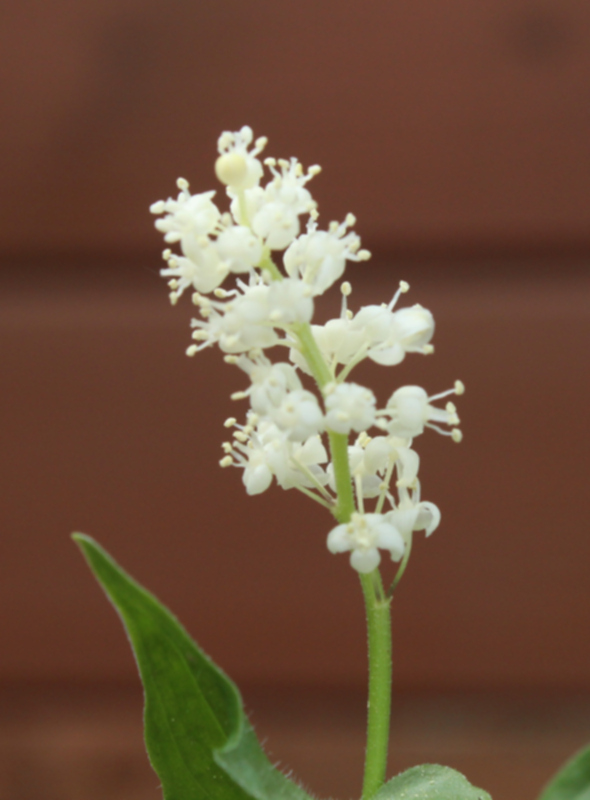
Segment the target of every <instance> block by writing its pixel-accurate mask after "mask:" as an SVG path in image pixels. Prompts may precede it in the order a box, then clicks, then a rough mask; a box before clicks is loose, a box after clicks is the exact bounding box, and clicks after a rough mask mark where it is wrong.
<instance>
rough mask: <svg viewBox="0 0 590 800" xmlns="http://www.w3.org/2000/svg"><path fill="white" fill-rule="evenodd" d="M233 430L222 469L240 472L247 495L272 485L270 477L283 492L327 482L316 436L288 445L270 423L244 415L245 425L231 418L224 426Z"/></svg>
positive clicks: (283, 435)
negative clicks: (231, 467) (274, 479)
mask: <svg viewBox="0 0 590 800" xmlns="http://www.w3.org/2000/svg"><path fill="white" fill-rule="evenodd" d="M233 426H235V427H236V428H237V431H236V433H234V441H233V442H225V443H224V445H223V449H224V451H225V453H226V455H225V456H224V458H222V459H221V461H220V464H221V466H222V467H229V466H237V467H241V468H242V469H243V470H244V473H243V476H242V481H243V483H244V486H245V487H246V491H247V493H248V494H251V495H252V494H261V493H262V492H265V491H266V490H267V489H268V488H269V486H270V485H271V483H272V478H273V476H275V477H276V479H277V483H278V484H279V485H280V486H281V487H282V488H283V489H292V488H296V487H305V488H315V487H317V486H318V485H320V486H323V485H324V484H326V483H327V480H328V479H327V476H326V473H325V471H324V470H323V469H322V468H321V467H320V466H319V464H322V463H325V462H326V461H327V459H328V455H327V453H326V449H325V447H324V446H323V444H322V442H321V440H320V438H319V436H316V435H314V436H310V437H309V438H308V439H307V440H306V441H304V442H303V443H299V442H291V441H289V440H288V438H287V437H286V435H285V433H284V432H283V431H281V430H280V429H279V428H278V427H277V426H276V425H275V424H274V423H273V422H271V421H270V420H268V419H259V418H258V416H257V415H256V414H252V413H250V414H248V421H247V424H246V425H245V426H242V425H237V424H236V421H235V419H229V420H227V421H226V427H233Z"/></svg>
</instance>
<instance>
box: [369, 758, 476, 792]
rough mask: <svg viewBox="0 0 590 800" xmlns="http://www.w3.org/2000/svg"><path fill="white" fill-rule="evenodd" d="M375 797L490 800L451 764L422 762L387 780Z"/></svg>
mask: <svg viewBox="0 0 590 800" xmlns="http://www.w3.org/2000/svg"><path fill="white" fill-rule="evenodd" d="M372 800H491V797H490V795H489V794H488V793H487V792H484V791H483V789H477V788H476V787H475V786H472V785H471V784H470V783H469V781H468V780H467V778H466V777H465V776H464V775H461V773H460V772H457V771H456V770H454V769H451V768H450V767H440V766H438V764H421V765H420V766H419V767H412V769H408V770H406V771H405V772H402V773H401V774H400V775H396V777H395V778H392V780H390V781H388V782H387V783H386V784H385V786H384V787H383V788H382V789H380V790H379V791H378V792H377V794H376V795H374V796H373V798H372Z"/></svg>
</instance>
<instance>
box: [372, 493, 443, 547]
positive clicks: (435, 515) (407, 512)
mask: <svg viewBox="0 0 590 800" xmlns="http://www.w3.org/2000/svg"><path fill="white" fill-rule="evenodd" d="M440 516H441V515H440V511H439V509H438V506H435V504H434V503H429V502H428V501H423V502H421V503H414V502H413V501H412V499H411V498H410V497H409V496H408V495H406V497H405V498H404V499H403V500H401V501H400V503H399V505H398V506H397V508H395V509H394V510H393V511H389V512H388V513H387V514H385V518H386V519H387V521H388V522H390V523H391V524H392V525H394V526H395V528H396V529H397V530H398V531H399V532H400V534H401V535H402V537H403V539H404V541H405V542H406V544H409V542H410V540H411V538H412V533H413V532H414V531H424V533H425V534H426V536H430V534H431V533H432V532H433V531H435V530H436V528H437V527H438V525H439V523H440Z"/></svg>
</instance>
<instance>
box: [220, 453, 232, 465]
mask: <svg viewBox="0 0 590 800" xmlns="http://www.w3.org/2000/svg"><path fill="white" fill-rule="evenodd" d="M233 463H234V460H233V458H232V457H231V456H224V457H223V458H222V459H221V461H220V462H219V466H220V467H231V465H232V464H233Z"/></svg>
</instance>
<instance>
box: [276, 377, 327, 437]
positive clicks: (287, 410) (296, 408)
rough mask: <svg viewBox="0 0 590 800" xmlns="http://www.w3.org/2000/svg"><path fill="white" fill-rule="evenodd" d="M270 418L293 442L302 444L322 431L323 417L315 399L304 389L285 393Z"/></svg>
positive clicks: (313, 395)
mask: <svg viewBox="0 0 590 800" xmlns="http://www.w3.org/2000/svg"><path fill="white" fill-rule="evenodd" d="M270 418H271V419H272V421H273V422H274V423H275V424H276V425H277V426H278V427H279V428H280V429H281V430H282V431H285V433H286V435H287V438H288V439H290V440H291V441H293V442H303V441H304V440H305V439H308V438H309V437H310V436H315V435H316V434H317V433H319V432H320V431H322V430H323V429H324V415H323V414H322V409H321V408H320V405H319V403H318V400H317V397H316V396H315V394H313V393H312V392H308V391H306V390H305V389H295V390H294V391H292V392H287V394H285V396H284V397H283V400H282V402H281V404H280V405H279V406H278V407H275V408H272V409H271V410H270Z"/></svg>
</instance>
